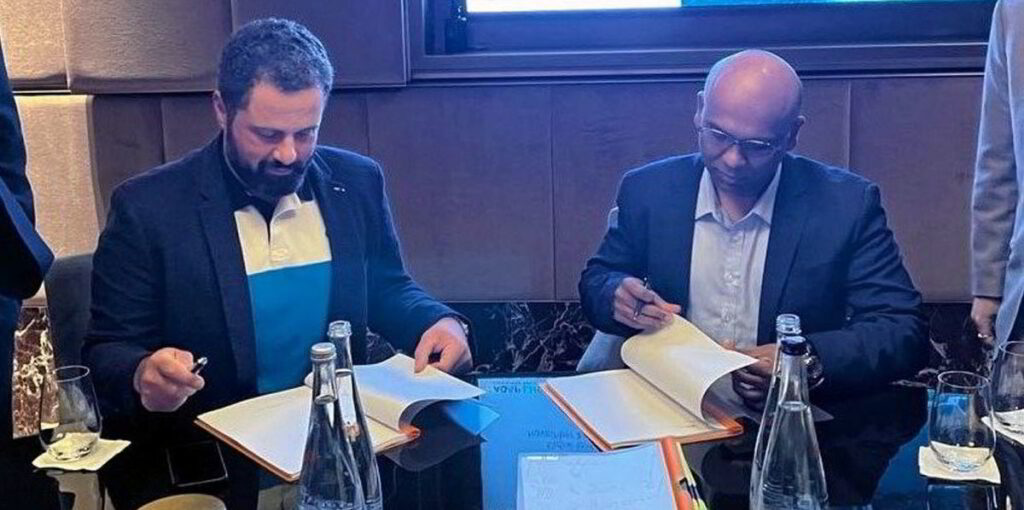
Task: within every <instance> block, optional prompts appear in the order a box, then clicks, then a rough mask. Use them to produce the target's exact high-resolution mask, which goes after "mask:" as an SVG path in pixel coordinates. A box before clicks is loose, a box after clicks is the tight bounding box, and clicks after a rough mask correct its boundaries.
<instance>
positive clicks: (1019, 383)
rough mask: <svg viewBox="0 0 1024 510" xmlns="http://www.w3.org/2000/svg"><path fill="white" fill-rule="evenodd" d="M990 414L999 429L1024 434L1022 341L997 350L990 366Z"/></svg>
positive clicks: (1023, 357)
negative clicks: (998, 425) (1000, 426)
mask: <svg viewBox="0 0 1024 510" xmlns="http://www.w3.org/2000/svg"><path fill="white" fill-rule="evenodd" d="M992 411H993V414H995V417H996V421H997V422H999V424H1000V425H1002V426H1003V427H1005V428H1006V429H1008V430H1010V431H1011V432H1015V433H1017V434H1024V341H1014V342H1006V343H1004V344H1002V345H1000V346H999V351H998V352H997V353H996V358H995V361H994V362H993V364H992Z"/></svg>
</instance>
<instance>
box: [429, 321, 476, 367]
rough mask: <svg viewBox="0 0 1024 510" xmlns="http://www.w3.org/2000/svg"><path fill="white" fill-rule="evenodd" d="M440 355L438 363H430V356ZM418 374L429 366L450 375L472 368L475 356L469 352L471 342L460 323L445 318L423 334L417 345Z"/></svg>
mask: <svg viewBox="0 0 1024 510" xmlns="http://www.w3.org/2000/svg"><path fill="white" fill-rule="evenodd" d="M433 354H440V355H441V357H440V359H439V360H438V361H435V362H433V363H431V362H430V356H431V355H433ZM415 357H416V372H421V371H423V369H424V368H427V365H431V366H433V367H434V368H437V369H438V370H443V371H445V372H448V373H450V374H460V373H462V372H465V371H467V370H469V369H470V368H472V366H473V355H472V354H471V353H470V352H469V341H468V340H467V339H466V332H465V331H463V330H462V324H459V321H457V320H455V319H453V318H451V317H445V318H443V319H441V320H439V321H437V322H435V323H434V325H433V326H430V328H429V329H427V330H426V331H424V332H423V336H421V337H420V342H419V343H418V344H416V353H415Z"/></svg>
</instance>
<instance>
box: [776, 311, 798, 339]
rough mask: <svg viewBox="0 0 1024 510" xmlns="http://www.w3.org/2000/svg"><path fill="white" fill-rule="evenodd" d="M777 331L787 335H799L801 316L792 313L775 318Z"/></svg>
mask: <svg viewBox="0 0 1024 510" xmlns="http://www.w3.org/2000/svg"><path fill="white" fill-rule="evenodd" d="M775 330H776V331H777V332H779V333H783V334H786V335H799V334H800V316H798V315H795V314H792V313H784V314H780V315H779V316H778V317H776V318H775Z"/></svg>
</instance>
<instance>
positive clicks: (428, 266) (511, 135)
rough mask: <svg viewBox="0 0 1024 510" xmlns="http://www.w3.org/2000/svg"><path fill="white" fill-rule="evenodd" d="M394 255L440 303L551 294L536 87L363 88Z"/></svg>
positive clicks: (544, 109) (545, 130)
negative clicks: (395, 233)
mask: <svg viewBox="0 0 1024 510" xmlns="http://www.w3.org/2000/svg"><path fill="white" fill-rule="evenodd" d="M367 101H368V103H367V104H368V108H369V133H370V135H369V139H370V154H371V156H373V157H374V158H376V159H377V160H378V161H380V163H381V164H382V165H383V167H384V171H385V175H386V176H387V179H388V185H389V189H390V194H391V204H392V208H393V211H394V213H395V216H396V223H397V226H398V230H399V235H400V237H401V239H402V241H403V248H404V251H405V255H406V257H405V260H406V262H407V263H408V265H409V268H410V269H411V271H412V273H413V275H414V276H415V277H416V278H417V279H418V280H419V282H420V283H421V284H423V285H424V286H425V287H426V288H427V289H428V290H430V291H431V292H433V293H434V294H435V295H437V296H438V297H440V298H442V299H449V300H519V299H526V300H530V299H532V300H543V299H552V298H553V297H554V285H553V281H554V269H553V260H554V255H553V249H554V248H553V239H554V233H553V230H552V220H551V218H552V215H551V210H552V188H551V178H552V175H551V129H550V111H551V93H550V90H549V89H548V88H547V87H515V86H511V87H497V86H493V87H450V88H409V89H405V90H402V91H401V92H380V93H374V94H371V95H368V96H367Z"/></svg>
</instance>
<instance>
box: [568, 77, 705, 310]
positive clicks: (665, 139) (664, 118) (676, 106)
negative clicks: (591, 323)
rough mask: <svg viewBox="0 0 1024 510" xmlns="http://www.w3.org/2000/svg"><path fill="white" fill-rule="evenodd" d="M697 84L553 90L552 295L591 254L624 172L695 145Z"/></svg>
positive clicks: (572, 289) (571, 295) (572, 283)
mask: <svg viewBox="0 0 1024 510" xmlns="http://www.w3.org/2000/svg"><path fill="white" fill-rule="evenodd" d="M698 90H700V84H698V83H685V84H682V83H647V84H641V83H636V84H611V85H572V86H561V87H554V88H553V103H554V109H553V113H552V126H553V127H552V131H553V132H552V135H553V140H554V142H553V143H554V172H555V184H554V193H555V195H554V203H555V211H554V221H555V268H556V269H555V282H556V297H557V298H558V299H576V298H577V297H578V294H577V290H576V285H577V283H578V282H579V276H580V271H581V270H582V268H583V264H584V262H586V260H587V258H589V257H590V256H591V255H593V254H594V252H595V251H596V250H597V246H598V244H599V243H600V240H601V236H602V235H603V234H604V231H605V227H606V225H607V218H608V211H609V209H610V208H611V207H612V206H613V204H614V201H615V192H616V190H617V188H618V182H619V179H621V177H622V175H623V174H624V173H625V172H626V171H627V170H629V169H631V168H635V167H637V166H640V165H643V164H645V163H648V162H650V161H654V160H657V159H661V158H664V157H667V156H671V155H676V154H683V153H686V152H691V151H693V150H694V149H695V148H696V132H695V130H694V127H693V115H694V113H695V111H696V108H697V91H698Z"/></svg>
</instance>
